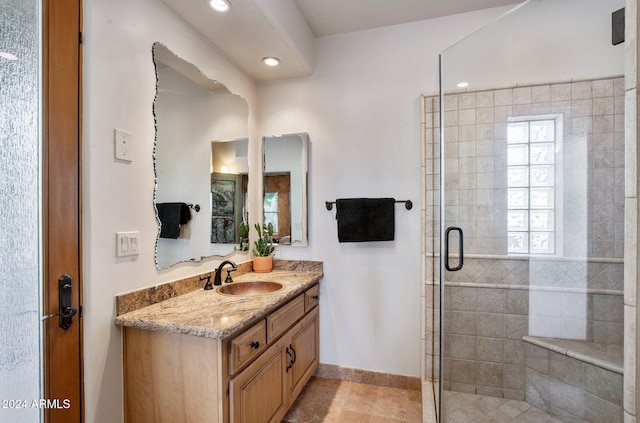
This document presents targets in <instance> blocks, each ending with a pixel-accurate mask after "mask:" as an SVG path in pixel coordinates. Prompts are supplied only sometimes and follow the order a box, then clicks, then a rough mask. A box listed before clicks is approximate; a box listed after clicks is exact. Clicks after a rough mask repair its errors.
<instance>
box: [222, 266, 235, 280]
mask: <svg viewBox="0 0 640 423" xmlns="http://www.w3.org/2000/svg"><path fill="white" fill-rule="evenodd" d="M235 271H236V269H229V270H227V277H226V278H225V280H224V283H231V282H233V279H231V272H235Z"/></svg>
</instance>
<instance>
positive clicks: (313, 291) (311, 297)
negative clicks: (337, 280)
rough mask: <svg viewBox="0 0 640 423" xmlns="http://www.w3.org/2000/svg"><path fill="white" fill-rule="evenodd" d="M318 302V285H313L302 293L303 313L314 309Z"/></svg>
mask: <svg viewBox="0 0 640 423" xmlns="http://www.w3.org/2000/svg"><path fill="white" fill-rule="evenodd" d="M319 302H320V285H314V286H312V287H311V288H309V289H307V292H305V293H304V311H305V313H306V312H308V311H309V310H311V309H312V308H314V307H315V306H317V305H318V303H319Z"/></svg>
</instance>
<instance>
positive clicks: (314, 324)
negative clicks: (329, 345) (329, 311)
mask: <svg viewBox="0 0 640 423" xmlns="http://www.w3.org/2000/svg"><path fill="white" fill-rule="evenodd" d="M318 329H319V326H318V309H317V308H316V309H314V310H313V311H312V312H311V313H309V314H308V315H307V316H305V318H304V319H303V320H302V321H301V322H300V324H299V325H296V327H295V328H294V330H293V333H292V336H291V343H290V348H292V349H293V350H294V351H295V362H294V363H293V366H292V367H291V370H290V371H289V374H290V383H289V386H290V404H292V403H293V401H295V399H296V398H297V397H298V395H299V394H300V392H301V391H302V388H304V385H306V384H307V382H308V381H309V379H310V378H311V375H312V374H313V372H314V371H315V370H316V368H318V356H319V348H318V338H319V336H318V335H319V331H318Z"/></svg>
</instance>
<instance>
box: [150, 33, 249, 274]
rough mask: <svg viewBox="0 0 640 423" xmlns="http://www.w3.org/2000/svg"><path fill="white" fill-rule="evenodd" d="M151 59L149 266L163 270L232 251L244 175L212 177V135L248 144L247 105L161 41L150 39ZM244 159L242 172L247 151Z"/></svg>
mask: <svg viewBox="0 0 640 423" xmlns="http://www.w3.org/2000/svg"><path fill="white" fill-rule="evenodd" d="M153 60H154V63H155V66H156V78H157V80H156V87H157V92H156V98H155V102H154V105H153V112H154V116H155V119H156V142H155V151H154V167H155V173H156V188H155V195H154V207H155V209H156V212H157V213H156V218H157V220H158V224H159V231H158V239H157V242H156V266H157V267H158V268H159V269H163V268H167V267H170V266H172V265H175V264H177V263H180V262H184V261H200V260H202V259H203V258H206V257H210V256H225V255H228V254H230V253H233V252H234V251H236V250H237V249H239V242H240V240H239V235H238V236H237V237H236V236H234V235H235V234H236V233H237V232H238V225H239V222H240V221H241V220H242V216H243V214H242V210H243V208H244V207H245V206H244V198H245V195H244V193H245V192H246V189H244V188H243V186H244V187H246V183H247V178H246V175H245V177H244V180H242V179H241V182H240V184H239V185H237V184H236V185H235V186H234V188H233V189H231V185H233V184H231V181H227V182H226V183H224V182H223V181H222V180H221V179H218V178H216V177H214V176H215V175H214V163H217V162H218V161H219V160H218V158H217V157H214V156H212V153H213V151H214V147H213V146H214V145H215V144H217V141H218V140H239V139H244V144H245V145H248V141H247V138H248V118H249V107H248V105H247V103H246V101H245V100H244V99H243V98H242V97H240V96H238V95H235V94H233V93H231V92H230V91H229V90H228V89H227V88H226V87H225V86H224V85H223V84H221V83H220V82H218V81H214V80H211V79H209V78H208V77H207V76H206V75H204V74H203V73H202V72H201V71H200V70H199V69H198V68H197V67H196V66H194V65H193V64H191V63H188V62H186V61H185V60H183V59H181V58H179V57H177V56H176V55H175V54H173V53H172V52H171V51H170V50H169V49H168V48H167V47H165V46H164V45H162V44H159V43H156V44H154V45H153ZM231 144H235V143H231ZM231 144H229V145H231ZM245 150H246V148H245ZM244 160H245V163H244V164H243V165H242V166H243V169H244V172H245V174H246V173H247V172H246V171H248V163H247V157H246V154H245V155H244ZM216 173H220V172H219V171H218V170H216ZM234 184H235V181H234ZM243 184H244V185H243ZM232 193H233V195H232ZM236 193H237V194H238V195H236ZM230 195H232V198H233V200H231V197H229V196H230ZM237 199H238V200H237ZM236 201H239V202H238V203H236ZM223 202H224V204H222V203H223ZM238 211H239V214H238V213H237V212H238ZM221 213H222V214H221ZM225 218H227V219H226V220H225ZM230 219H232V220H233V222H230ZM220 222H223V223H225V225H224V226H223V227H222V229H221V228H219V227H218V226H216V227H215V228H214V226H212V225H213V224H214V223H215V224H216V225H219V223H220ZM232 223H233V224H232ZM231 232H234V233H233V234H232V233H231ZM222 233H224V236H222V235H219V234H222ZM214 234H215V236H214ZM232 239H233V242H231V240H232Z"/></svg>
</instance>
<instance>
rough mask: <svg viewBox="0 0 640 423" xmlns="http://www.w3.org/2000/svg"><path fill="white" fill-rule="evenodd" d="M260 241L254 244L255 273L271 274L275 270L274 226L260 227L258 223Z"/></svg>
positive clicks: (269, 224) (257, 240)
mask: <svg viewBox="0 0 640 423" xmlns="http://www.w3.org/2000/svg"><path fill="white" fill-rule="evenodd" d="M255 228H256V231H257V232H258V239H256V240H255V241H254V243H253V250H252V252H253V271H254V272H257V273H267V272H271V269H272V268H273V255H272V254H273V252H274V251H275V249H276V247H275V246H274V245H273V224H271V223H268V224H266V225H260V224H259V223H256V226H255Z"/></svg>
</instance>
